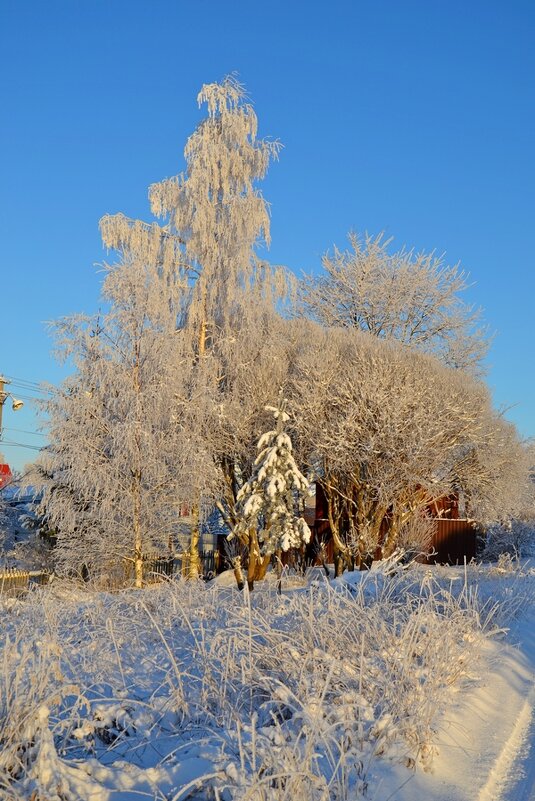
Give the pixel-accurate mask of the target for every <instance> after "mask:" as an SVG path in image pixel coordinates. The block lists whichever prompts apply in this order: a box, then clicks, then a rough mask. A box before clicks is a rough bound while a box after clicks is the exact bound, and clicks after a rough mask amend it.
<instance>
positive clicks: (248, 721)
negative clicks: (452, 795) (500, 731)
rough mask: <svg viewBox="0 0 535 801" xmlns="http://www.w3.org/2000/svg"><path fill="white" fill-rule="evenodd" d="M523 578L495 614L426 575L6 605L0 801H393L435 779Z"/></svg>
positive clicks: (72, 589) (437, 575) (70, 595)
mask: <svg viewBox="0 0 535 801" xmlns="http://www.w3.org/2000/svg"><path fill="white" fill-rule="evenodd" d="M511 581H512V580H509V579H508V578H506V579H504V580H502V579H501V578H500V577H498V578H495V579H494V580H493V584H494V585H498V584H499V586H500V587H501V590H500V592H502V596H500V593H499V592H498V591H497V590H496V588H495V589H494V591H493V592H492V593H491V592H490V591H489V592H487V595H489V596H492V600H489V601H486V600H484V597H483V598H481V599H480V597H479V593H478V592H476V591H475V590H474V588H473V587H472V588H470V587H469V586H468V584H467V583H465V581H464V579H463V578H462V576H458V575H456V574H454V573H453V572H452V573H451V574H448V573H447V571H444V572H443V573H441V572H440V571H435V572H432V571H427V570H421V569H419V568H416V569H414V570H408V571H406V572H404V573H401V574H400V575H398V576H395V577H388V576H385V575H383V574H381V573H380V572H373V571H372V572H371V573H369V574H366V575H363V574H355V575H354V576H351V575H350V576H349V578H348V580H346V581H344V582H341V581H339V580H338V581H337V582H335V583H334V584H333V585H329V584H328V583H327V582H324V581H322V580H315V581H313V582H312V583H310V584H309V585H307V586H305V587H303V588H301V589H297V590H295V589H294V590H291V591H288V592H287V593H286V594H284V593H283V595H282V596H279V595H278V594H277V593H276V591H274V590H273V589H272V588H271V587H270V585H269V583H268V585H267V588H266V589H264V590H261V591H258V592H256V591H255V593H253V594H251V595H249V594H248V593H247V592H244V593H238V592H237V591H236V590H235V589H234V588H226V587H225V586H222V585H221V584H219V583H214V584H213V585H212V586H207V585H204V584H202V583H201V582H198V583H197V582H184V581H177V582H169V583H165V584H162V585H160V586H158V587H155V588H151V589H149V590H147V591H125V592H122V593H118V594H114V595H112V594H106V593H102V592H92V591H87V590H82V589H80V588H79V587H76V586H74V585H68V584H66V583H58V584H57V585H56V586H55V587H54V585H53V584H52V585H51V586H50V587H48V588H45V589H41V590H39V591H36V592H34V593H31V594H30V595H28V597H27V598H26V599H25V600H22V601H8V600H2V602H1V604H0V614H1V617H2V625H3V626H4V630H6V631H7V632H8V636H7V638H6V641H5V644H4V646H3V648H2V651H1V654H0V658H1V660H2V671H1V674H0V704H1V706H0V741H1V742H2V746H3V747H2V751H1V754H0V797H1V798H5V799H11V800H12V801H13V800H14V799H17V798H20V799H23V798H25V799H26V798H29V797H31V796H32V793H35V796H34V797H36V798H39V799H40V800H41V801H72V799H78V798H80V799H88V801H119V800H121V801H130V800H131V799H139V798H142V797H146V798H151V799H159V800H160V801H163V799H166V800H167V801H170V800H171V799H172V801H183V800H184V799H186V798H191V799H220V801H245V799H247V801H264V800H265V801H268V800H269V801H286V799H287V801H290V799H292V801H293V800H294V799H295V800H296V801H301V800H302V801H305V799H306V801H308V800H309V799H311V800H312V801H316V800H318V801H320V800H321V801H328V800H329V801H330V799H334V800H336V799H340V800H342V799H351V798H357V797H367V798H375V799H377V801H383V800H384V801H386V798H388V796H389V795H391V793H392V791H393V790H394V791H397V787H399V785H400V784H402V783H403V782H404V781H405V780H406V779H411V777H412V776H414V775H416V777H417V778H418V777H419V776H421V775H423V776H427V779H428V780H429V779H430V777H429V776H428V775H427V774H426V773H425V771H429V770H431V769H432V767H433V764H435V765H438V766H439V767H440V759H441V757H440V754H439V755H438V758H437V753H436V743H437V738H439V736H440V731H439V730H440V729H441V728H443V720H444V712H445V710H447V709H448V707H450V706H451V704H452V699H455V698H456V697H457V698H459V697H460V695H461V694H460V693H457V694H455V690H456V689H460V688H466V687H467V686H468V685H469V684H470V682H473V681H474V680H475V679H476V677H477V675H478V668H479V663H480V656H481V654H482V653H484V652H485V649H486V648H488V645H487V643H488V639H487V634H488V633H490V632H491V628H492V626H493V620H496V619H498V618H497V607H496V602H497V601H500V600H501V599H502V597H503V598H505V599H506V598H507V597H508V592H507V590H508V589H510V586H511ZM481 583H484V582H482V581H481ZM519 592H520V590H519V589H518V586H517V595H518V594H519ZM482 596H485V593H482ZM422 771H424V773H423V774H422ZM392 781H394V785H392ZM393 797H396V798H397V797H398V796H397V795H394V796H393ZM399 797H400V798H401V796H399ZM407 797H410V796H407ZM435 797H436V798H437V799H438V798H441V796H435ZM481 801H483V799H482V800H481ZM485 801H486V799H485Z"/></svg>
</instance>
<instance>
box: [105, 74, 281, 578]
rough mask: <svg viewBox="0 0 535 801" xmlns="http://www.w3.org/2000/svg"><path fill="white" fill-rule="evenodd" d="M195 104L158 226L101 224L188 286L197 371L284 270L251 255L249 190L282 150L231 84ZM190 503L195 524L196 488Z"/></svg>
mask: <svg viewBox="0 0 535 801" xmlns="http://www.w3.org/2000/svg"><path fill="white" fill-rule="evenodd" d="M198 102H199V105H206V107H207V112H208V115H207V117H206V118H205V119H204V120H203V121H202V122H201V123H200V125H199V126H198V127H197V129H196V130H195V131H194V133H193V134H192V135H191V136H190V138H189V139H188V142H187V144H186V148H185V151H184V156H185V161H186V170H185V172H184V173H181V174H179V175H178V176H175V177H173V178H169V179H166V180H164V181H161V182H159V183H156V184H154V185H153V186H151V187H150V190H149V198H150V203H151V209H152V211H153V213H154V214H155V215H156V216H157V217H159V218H162V219H163V224H162V225H157V224H156V223H153V224H145V223H143V222H141V221H139V220H129V219H127V218H126V217H125V216H124V215H122V214H119V215H115V216H108V217H105V218H104V219H103V220H102V223H101V229H102V233H103V239H104V242H105V244H106V245H107V246H108V247H112V248H118V249H124V248H126V249H128V248H132V247H133V246H134V247H135V249H136V250H141V251H150V250H151V249H153V248H155V247H157V248H159V249H160V250H161V253H162V258H163V261H164V263H165V264H166V265H172V267H173V268H174V270H175V272H176V274H177V275H179V276H180V282H181V283H183V284H184V285H186V286H187V293H186V294H185V296H184V303H183V305H182V314H181V318H180V321H179V325H180V326H181V327H182V329H183V331H184V332H185V333H186V334H187V335H188V336H189V338H190V347H191V358H192V361H193V362H194V363H196V364H200V362H201V361H202V360H203V359H204V358H205V357H206V356H207V355H208V354H210V355H211V357H212V358H215V353H214V350H215V348H216V346H217V343H218V342H219V341H221V340H222V339H224V338H225V337H228V336H232V327H233V325H234V323H235V322H236V321H237V320H238V321H239V320H243V318H244V317H247V316H249V317H250V316H251V314H254V313H255V310H256V303H255V300H256V301H258V300H259V299H265V298H266V296H267V295H269V296H274V297H279V296H281V295H284V293H285V292H286V291H287V289H288V276H287V273H286V272H285V271H282V270H272V269H271V268H269V266H267V265H266V264H265V263H263V262H262V261H261V260H260V259H259V258H258V255H257V252H256V251H257V248H258V246H262V245H269V241H270V234H269V213H268V208H267V204H266V202H265V200H264V199H263V197H262V194H261V193H260V191H259V190H258V189H257V186H256V184H257V182H258V181H259V180H260V179H262V178H263V177H264V175H265V173H266V170H267V168H268V165H269V162H270V160H271V159H273V158H276V157H277V154H278V152H279V149H280V145H279V143H278V142H275V141H268V140H265V139H259V138H258V136H257V117H256V114H255V112H254V109H253V107H252V105H251V104H250V103H249V102H248V101H247V98H246V95H245V91H244V89H243V87H242V86H241V85H240V84H239V83H238V82H237V81H236V80H235V79H234V78H232V77H229V78H226V79H225V80H224V81H223V82H222V83H220V84H218V83H212V84H206V85H204V86H203V87H202V89H201V91H200V93H199V95H198ZM216 372H217V371H216ZM222 383H223V377H222V376H221V375H220V380H219V381H218V382H217V384H216V385H215V386H214V387H213V391H214V393H215V396H214V402H215V403H217V402H218V401H217V395H218V392H219V391H220V390H221V387H222ZM193 500H194V503H193V511H194V517H195V518H196V519H197V518H198V514H199V505H200V502H201V492H200V491H199V492H198V493H196V497H195V498H194V499H193ZM198 540H199V528H198V522H195V523H194V525H193V531H192V538H191V547H190V559H191V564H192V571H193V572H195V571H196V570H197V569H198Z"/></svg>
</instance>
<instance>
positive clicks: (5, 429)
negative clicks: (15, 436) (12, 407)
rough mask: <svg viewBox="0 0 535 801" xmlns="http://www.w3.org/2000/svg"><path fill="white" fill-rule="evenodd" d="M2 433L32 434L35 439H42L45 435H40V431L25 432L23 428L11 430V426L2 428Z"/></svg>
mask: <svg viewBox="0 0 535 801" xmlns="http://www.w3.org/2000/svg"><path fill="white" fill-rule="evenodd" d="M3 429H4V431H17V433H19V434H34V436H36V437H44V436H46V434H42V433H41V432H40V431H26V429H25V428H11V426H3Z"/></svg>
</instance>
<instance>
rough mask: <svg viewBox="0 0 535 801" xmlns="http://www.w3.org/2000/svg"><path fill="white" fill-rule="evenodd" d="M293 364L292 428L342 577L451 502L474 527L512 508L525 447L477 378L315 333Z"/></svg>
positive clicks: (352, 336)
mask: <svg viewBox="0 0 535 801" xmlns="http://www.w3.org/2000/svg"><path fill="white" fill-rule="evenodd" d="M294 364H295V370H294V372H293V375H292V380H291V386H290V397H291V400H292V403H293V404H294V408H296V409H298V410H299V414H298V415H296V420H295V424H294V428H295V430H296V432H297V434H298V441H299V447H300V449H301V450H302V451H303V452H304V453H305V454H307V455H308V461H309V464H310V465H311V467H314V468H315V470H316V474H317V476H318V481H319V482H320V483H321V485H322V487H323V489H324V492H325V495H326V498H327V502H328V510H327V512H328V517H329V522H330V528H331V531H332V533H333V539H334V545H335V552H336V554H337V556H338V557H339V559H340V563H339V565H338V569H339V570H341V569H342V566H343V563H344V562H345V564H351V563H352V562H353V560H355V562H356V563H357V564H358V563H359V562H360V561H361V560H365V559H367V558H369V557H370V556H373V555H374V554H375V553H376V552H377V550H378V549H380V551H381V552H382V555H383V556H388V555H389V554H390V553H391V552H392V551H393V550H394V549H395V548H396V546H397V543H398V541H399V537H400V536H401V533H402V532H403V531H404V530H405V531H406V527H407V525H408V523H409V521H411V520H413V519H414V518H415V517H417V516H418V515H419V514H420V513H421V511H422V509H425V508H426V507H427V506H428V505H429V504H431V503H432V502H433V501H434V500H437V499H439V498H442V497H444V496H448V495H450V494H452V493H461V494H462V495H463V498H464V500H465V504H466V505H467V507H469V509H467V516H471V517H474V518H479V519H481V515H486V514H488V513H489V512H490V510H491V509H492V510H493V514H494V515H496V514H498V509H500V510H501V514H508V513H511V511H512V510H514V508H516V507H517V506H518V502H519V496H521V495H522V493H523V492H524V489H525V486H526V484H527V481H528V476H527V470H526V469H525V459H524V458H523V456H522V448H521V443H520V441H519V439H518V437H517V435H516V434H515V433H514V431H513V430H511V427H510V426H509V424H507V423H505V421H503V419H502V418H500V416H499V415H496V413H495V412H494V411H493V410H492V404H491V401H490V397H489V392H488V390H487V388H486V387H485V386H484V384H482V383H481V382H480V381H477V380H475V379H472V378H470V377H469V376H467V375H466V373H464V372H463V371H459V370H452V369H448V368H445V367H444V366H443V365H441V364H440V363H439V362H438V361H437V360H436V359H434V358H433V357H430V356H425V355H424V354H420V353H418V352H416V351H414V350H411V349H410V348H408V347H404V346H402V345H400V344H399V343H396V342H393V341H390V342H382V341H380V340H379V339H378V338H376V337H370V336H369V335H367V334H364V333H361V332H356V331H349V330H343V329H334V330H325V329H324V330H321V329H319V331H317V332H316V333H314V331H313V329H311V330H310V331H309V335H308V341H304V342H303V345H302V348H301V352H300V354H299V356H298V358H296V359H295V360H294ZM485 510H486V511H485Z"/></svg>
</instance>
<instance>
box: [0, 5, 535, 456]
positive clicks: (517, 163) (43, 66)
mask: <svg viewBox="0 0 535 801" xmlns="http://www.w3.org/2000/svg"><path fill="white" fill-rule="evenodd" d="M534 41H535V3H533V1H532V0H524V1H522V0H510V2H506V1H505V0H500V1H499V2H497V1H496V0H470V2H466V0H463V2H460V1H459V0H448V1H447V2H446V0H444V1H443V2H439V1H438V0H366V1H364V0H352V2H350V1H349V0H348V2H341V1H340V0H330V1H329V2H321V3H320V2H316V3H314V2H313V0H297V1H296V0H286V2H280V0H273V1H272V2H269V3H253V2H242V0H229V2H222V0H189V2H182V1H181V0H83V1H82V0H46V2H43V0H31V2H25V1H24V0H0V75H1V78H0V81H1V111H2V123H1V125H0V153H1V170H0V208H1V216H0V226H1V231H0V234H1V250H0V258H1V283H0V298H1V320H2V338H1V341H0V342H1V344H0V372H3V373H5V374H7V375H12V376H15V377H17V378H23V379H26V380H30V381H36V382H38V381H41V380H47V381H51V382H56V381H58V380H59V378H60V377H61V375H62V370H61V368H59V367H58V366H57V365H56V364H55V363H54V361H53V358H52V356H51V346H52V345H51V341H50V339H49V337H48V335H47V333H46V327H45V322H46V321H48V320H53V319H55V318H57V317H59V316H62V315H66V314H70V313H72V312H75V311H87V312H91V311H93V310H95V309H96V308H97V307H98V293H99V282H100V279H99V276H98V274H97V272H96V271H95V268H94V265H95V263H98V262H100V261H102V260H103V259H104V257H105V254H104V253H103V251H102V248H101V245H100V239H99V235H98V227H97V223H98V220H99V218H100V217H101V216H102V215H103V214H104V213H106V212H116V211H123V212H125V213H126V214H129V215H132V216H142V217H144V218H145V219H147V218H149V213H148V204H147V200H146V195H147V187H148V185H149V184H150V183H152V182H153V181H157V180H160V179H161V178H163V177H165V176H169V175H174V174H176V173H177V172H179V171H180V170H181V169H182V168H183V160H182V151H183V146H184V143H185V141H186V138H187V136H188V135H189V134H190V133H191V131H192V130H193V128H194V127H195V125H196V123H197V122H198V120H199V119H200V112H199V110H198V108H197V106H196V102H195V98H196V95H197V92H198V90H199V88H200V86H201V84H203V83H205V82H211V81H214V80H219V79H221V78H222V77H223V76H224V75H225V74H227V73H229V72H232V71H237V72H238V73H239V76H240V78H241V80H242V81H243V83H244V84H245V85H246V87H247V89H248V91H249V94H250V96H251V98H252V100H253V101H254V103H255V107H256V110H257V113H258V116H259V120H260V134H261V135H263V136H273V137H275V138H279V139H280V140H281V141H282V142H283V143H284V150H283V151H282V154H281V158H280V161H279V163H278V164H275V165H274V166H273V167H272V168H271V171H270V174H269V176H268V178H267V180H266V181H265V182H264V184H263V191H264V194H265V196H266V198H267V199H268V200H269V201H270V203H271V204H272V237H273V244H272V249H271V258H272V260H273V261H275V262H278V263H284V264H287V265H289V266H290V267H291V268H292V269H294V270H295V271H297V272H298V273H300V272H301V271H302V270H306V271H313V270H317V269H318V268H319V265H320V259H321V255H322V253H323V252H324V251H325V250H326V249H328V248H329V247H331V246H332V244H333V243H337V244H339V245H343V244H344V240H345V236H346V233H347V231H348V230H349V229H354V230H356V231H365V230H367V231H369V232H372V233H376V232H379V231H381V230H384V231H386V232H387V233H388V234H389V235H391V236H393V237H394V238H395V242H396V243H397V244H398V245H402V244H407V245H410V246H414V247H415V248H417V249H420V248H429V249H431V248H435V249H437V250H438V251H440V252H442V251H446V252H447V256H448V260H449V261H451V262H457V261H461V263H462V265H463V266H464V267H465V268H466V269H467V270H468V271H469V272H470V274H471V278H472V280H473V282H474V286H473V287H472V288H471V289H470V293H469V299H470V300H471V301H472V302H473V303H475V304H478V305H482V306H483V307H484V308H485V312H486V319H487V321H488V323H489V325H490V326H491V328H492V329H493V330H494V331H496V339H495V342H494V344H493V347H492V351H491V354H490V359H489V362H490V369H489V383H490V385H491V386H492V388H493V391H494V395H495V399H496V404H497V405H503V404H506V405H513V404H516V405H515V406H514V408H512V409H511V411H510V412H509V413H508V415H509V417H510V419H512V420H514V421H515V422H516V423H517V424H518V426H519V428H520V431H521V432H522V434H523V435H526V436H527V435H534V434H535V365H534V361H535V360H534V356H533V350H534V341H535V334H534V324H533V305H534V296H535V265H534V260H535V257H534V248H533V236H532V231H533V227H534V213H535V200H534V195H535V190H534V187H535V164H534V157H533V151H534V143H535V110H534V100H535V46H534ZM17 391H18V392H19V394H23V395H27V396H29V395H31V394H32V393H31V392H29V391H26V392H25V391H24V389H23V388H18V387H15V386H13V392H14V394H17ZM4 425H5V432H4V439H5V440H10V441H16V442H22V443H25V444H28V445H36V444H37V443H39V442H40V441H41V440H40V438H39V437H38V436H35V435H33V434H28V433H23V431H35V429H36V425H37V422H36V420H35V416H34V413H33V411H32V410H31V409H30V408H29V405H28V404H27V406H26V408H25V409H24V410H22V411H21V412H19V413H17V414H15V413H13V412H12V410H11V406H10V405H8V404H6V406H5V410H4ZM13 428H17V429H22V430H23V431H18V432H17V431H13V430H12V429H13ZM0 450H3V451H4V453H5V455H6V456H7V457H8V460H9V461H10V462H11V464H12V466H14V467H15V468H19V469H20V468H22V466H23V465H24V463H26V462H28V461H31V460H32V459H33V458H34V456H35V454H36V452H35V451H32V450H23V449H21V448H15V447H13V446H11V445H9V446H8V445H6V446H2V445H0Z"/></svg>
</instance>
